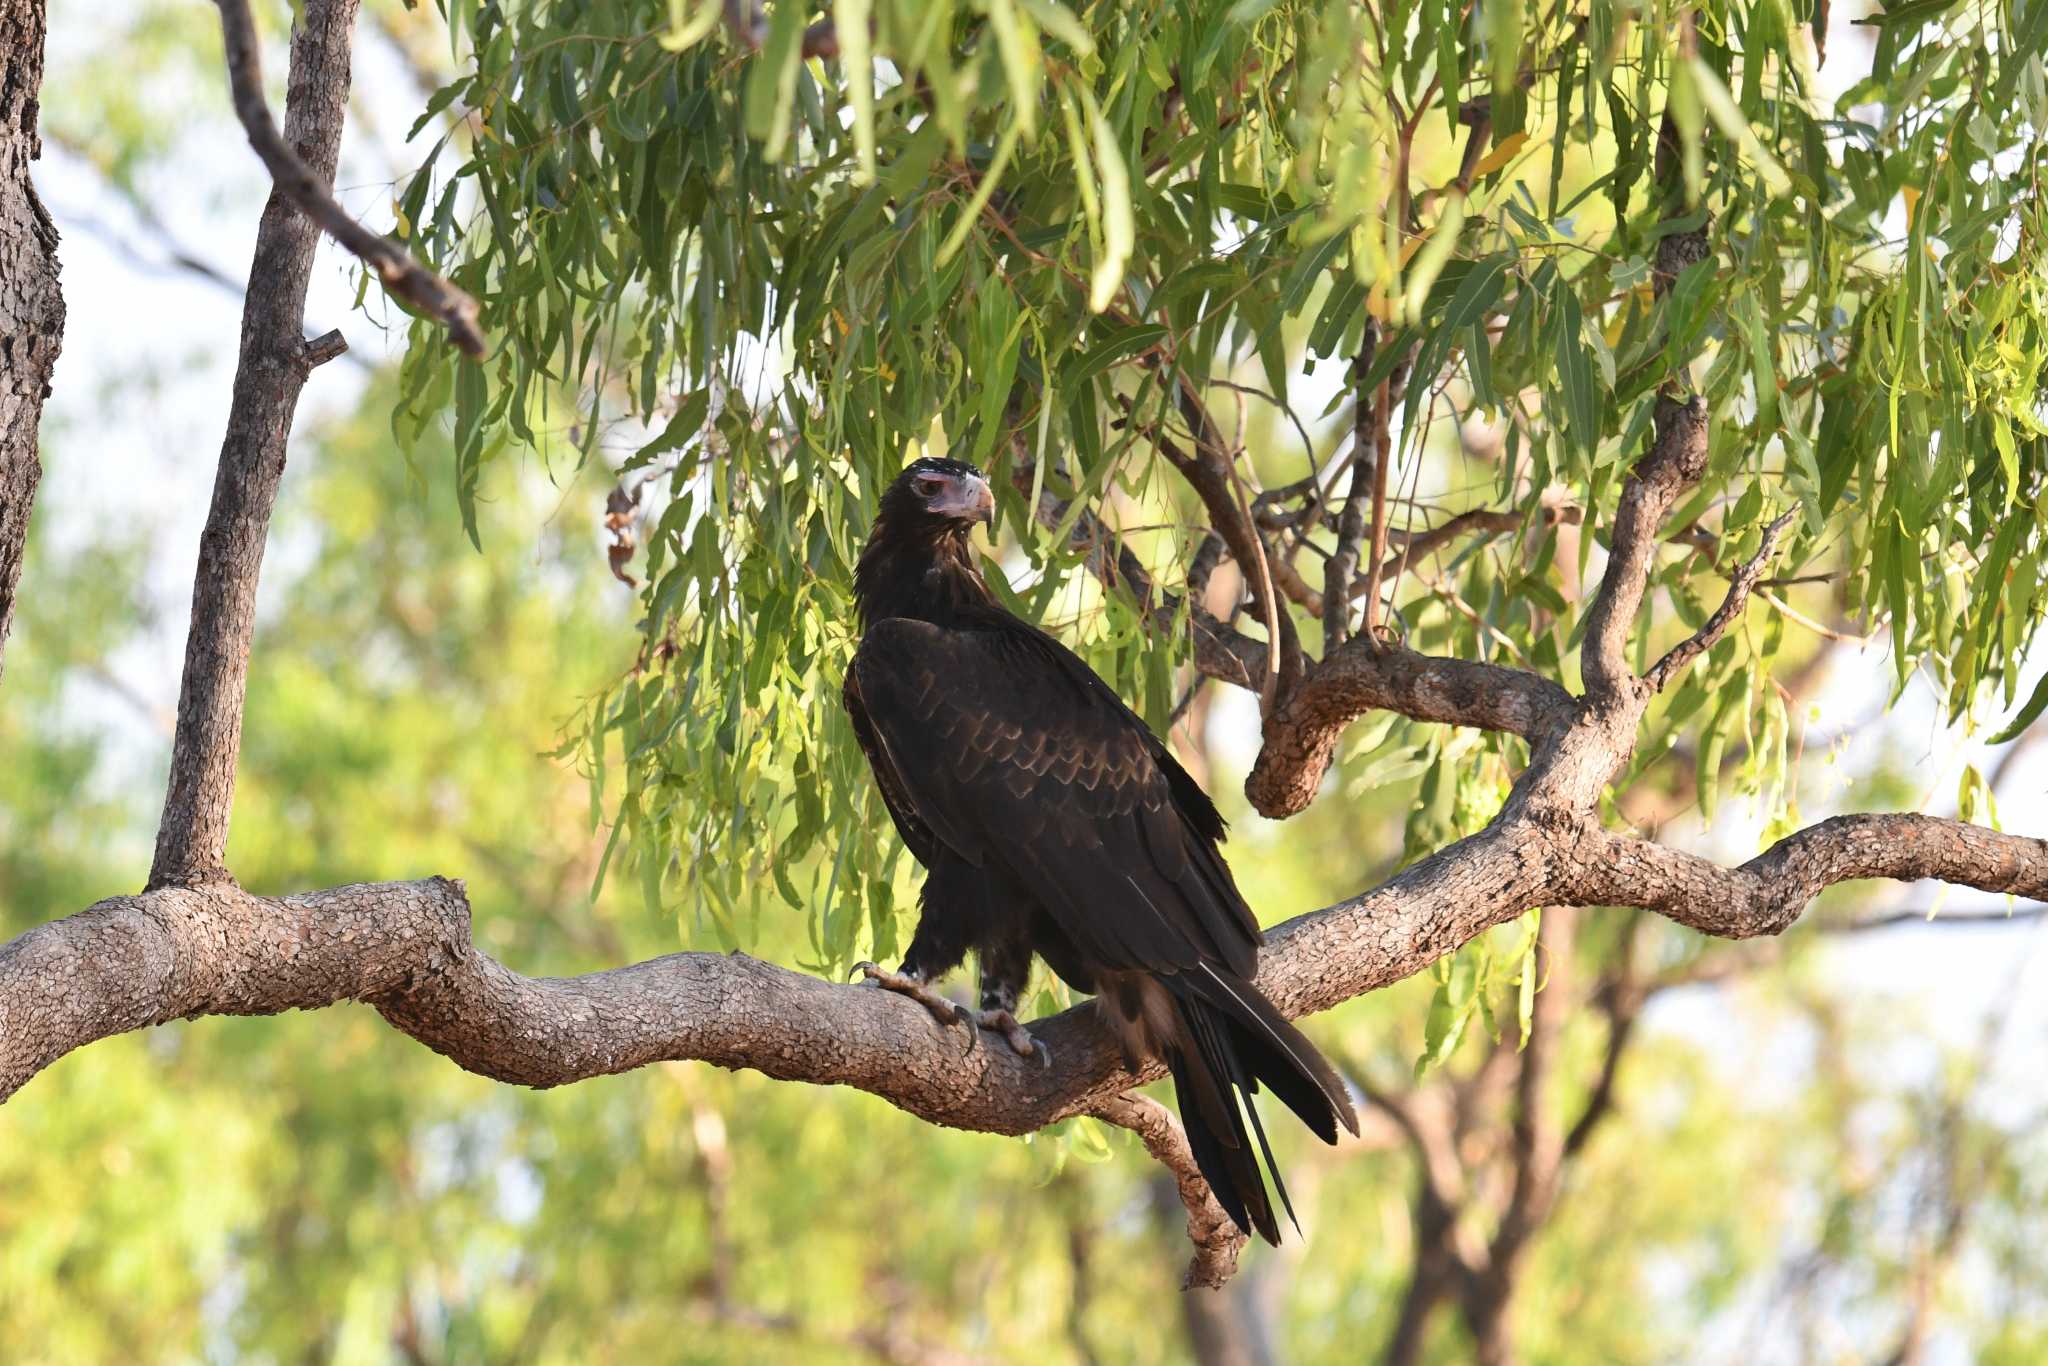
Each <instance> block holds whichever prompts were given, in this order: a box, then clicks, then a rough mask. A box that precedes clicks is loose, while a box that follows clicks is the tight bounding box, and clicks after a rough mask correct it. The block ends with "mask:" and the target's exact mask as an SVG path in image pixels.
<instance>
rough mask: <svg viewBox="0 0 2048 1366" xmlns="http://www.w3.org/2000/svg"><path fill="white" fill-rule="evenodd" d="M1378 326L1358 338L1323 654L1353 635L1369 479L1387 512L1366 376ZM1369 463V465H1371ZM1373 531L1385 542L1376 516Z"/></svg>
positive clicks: (1326, 582) (1327, 579) (1328, 570)
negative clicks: (1347, 477)
mask: <svg viewBox="0 0 2048 1366" xmlns="http://www.w3.org/2000/svg"><path fill="white" fill-rule="evenodd" d="M1379 340H1380V328H1379V323H1378V321H1377V320H1372V321H1368V322H1367V323H1366V325H1365V336H1364V339H1363V340H1362V341H1361V342H1360V343H1359V347H1358V355H1357V357H1356V358H1354V359H1353V360H1352V362H1351V382H1352V384H1353V385H1354V386H1355V387H1356V389H1357V391H1358V392H1357V396H1356V398H1355V399H1354V400H1353V409H1352V416H1351V459H1350V468H1351V487H1350V488H1349V490H1347V491H1346V493H1345V495H1344V510H1343V512H1341V513H1339V514H1338V517H1337V549H1336V551H1335V553H1333V554H1332V555H1331V556H1330V559H1329V563H1328V564H1326V565H1324V566H1323V603H1322V607H1323V655H1324V657H1325V658H1328V656H1329V653H1330V651H1332V650H1334V649H1336V648H1337V647H1338V646H1339V645H1342V644H1343V643H1344V640H1345V637H1347V636H1349V635H1350V634H1351V597H1352V576H1353V574H1354V573H1355V572H1356V571H1357V569H1358V543H1359V540H1360V539H1361V538H1362V537H1363V536H1364V535H1365V502H1364V498H1363V495H1364V492H1365V485H1366V481H1367V480H1368V479H1370V480H1371V481H1372V486H1373V488H1374V489H1375V490H1376V491H1377V494H1378V497H1377V499H1376V511H1377V512H1378V513H1379V514H1381V515H1382V516H1383V515H1384V513H1385V511H1386V486H1385V484H1384V482H1383V481H1382V480H1381V479H1380V477H1379V469H1380V466H1381V463H1382V462H1381V461H1380V458H1379V446H1378V443H1377V441H1376V440H1375V438H1374V430H1375V428H1376V426H1377V422H1376V421H1375V418H1374V414H1375V412H1376V411H1377V410H1378V407H1379V405H1378V403H1377V402H1376V400H1375V399H1374V398H1373V396H1372V395H1371V394H1370V393H1368V392H1367V390H1366V387H1365V381H1366V377H1367V376H1368V375H1370V374H1371V373H1372V366H1373V357H1374V356H1375V355H1376V354H1377V353H1378V351H1379ZM1368 462H1370V464H1369V465H1368ZM1373 533H1374V536H1375V538H1376V539H1377V540H1379V541H1382V542H1383V541H1385V539H1386V527H1385V525H1384V524H1383V522H1382V521H1380V520H1377V519H1376V520H1375V523H1374V526H1373ZM1378 581H1379V576H1378V575H1377V574H1373V575H1371V576H1369V584H1371V585H1377V583H1378ZM1358 588H1359V591H1361V592H1363V591H1367V590H1368V584H1360V585H1358Z"/></svg>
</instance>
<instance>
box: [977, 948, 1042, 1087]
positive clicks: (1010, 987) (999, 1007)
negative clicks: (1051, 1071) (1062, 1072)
mask: <svg viewBox="0 0 2048 1366" xmlns="http://www.w3.org/2000/svg"><path fill="white" fill-rule="evenodd" d="M980 957H981V1013H980V1014H979V1015H977V1016H975V1018H974V1022H975V1023H976V1024H977V1025H979V1026H980V1027H981V1028H983V1029H987V1030H993V1031H994V1032H995V1033H997V1034H1000V1035H1002V1036H1003V1038H1004V1039H1005V1040H1006V1041H1007V1042H1008V1043H1009V1045H1010V1048H1011V1051H1013V1052H1014V1053H1016V1054H1017V1056H1018V1057H1020V1058H1030V1057H1036V1058H1037V1059H1038V1062H1039V1065H1040V1066H1041V1067H1051V1066H1052V1050H1051V1049H1049V1048H1047V1047H1046V1046H1045V1045H1044V1044H1043V1043H1041V1042H1039V1040H1038V1039H1037V1038H1036V1037H1034V1036H1033V1035H1032V1033H1031V1031H1030V1030H1028V1029H1026V1028H1025V1027H1024V1026H1023V1025H1021V1024H1019V1023H1017V1016H1016V1014H1015V1011H1016V1009H1017V999H1018V997H1020V996H1022V995H1023V994H1024V987H1025V984H1026V983H1028V982H1029V981H1030V980H1031V941H1030V940H1029V939H1028V938H1026V937H1025V935H1024V934H1023V932H1022V927H1021V926H1020V927H1019V928H1018V932H1017V933H1015V934H1010V935H1005V936H1003V937H1002V938H1001V939H999V940H997V941H996V942H995V943H992V944H987V945H984V946H983V947H982V950H981V955H980Z"/></svg>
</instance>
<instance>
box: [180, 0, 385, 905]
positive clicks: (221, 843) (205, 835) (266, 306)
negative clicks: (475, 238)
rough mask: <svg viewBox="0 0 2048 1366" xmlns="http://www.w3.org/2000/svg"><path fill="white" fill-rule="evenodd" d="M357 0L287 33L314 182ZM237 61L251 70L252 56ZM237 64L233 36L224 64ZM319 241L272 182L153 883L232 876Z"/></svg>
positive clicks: (343, 99)
mask: <svg viewBox="0 0 2048 1366" xmlns="http://www.w3.org/2000/svg"><path fill="white" fill-rule="evenodd" d="M358 2H359V0H306V7H305V13H304V15H303V17H302V18H301V20H300V22H299V23H298V24H296V25H295V26H294V27H293V29H292V56H291V72H290V75H289V77H288V78H287V81H286V94H285V113H284V138H285V141H286V143H288V144H289V145H290V146H291V148H292V150H293V151H295V152H297V153H298V155H299V158H300V159H301V160H303V161H304V162H305V163H306V166H307V167H308V168H309V169H310V170H311V171H312V172H313V174H314V175H315V176H317V177H318V178H319V180H320V183H321V184H322V186H323V187H325V186H331V185H332V184H333V183H334V168H335V165H336V163H337V162H338V161H339V160H340V155H341V125H342V118H343V115H344V114H345V113H346V112H347V108H348V87H349V57H350V43H351V40H352V38H353V36H354V28H355V19H356V11H357V8H358ZM247 56H248V60H249V62H250V63H251V65H252V66H253V63H254V53H253V51H252V52H250V53H248V54H247ZM235 59H236V53H235V51H234V48H233V46H232V45H231V46H230V51H229V61H230V62H233V61H234V60H235ZM247 74H248V75H249V76H250V77H251V78H253V77H254V76H255V74H256V73H255V72H254V71H253V70H252V71H250V72H248V73H247ZM257 88H258V89H260V88H261V87H260V85H259V86H258V87H257ZM319 242H320V229H319V228H318V227H316V226H315V225H314V223H313V220H312V219H310V218H308V217H306V215H305V214H303V213H301V212H300V211H299V210H298V208H297V207H296V206H295V205H293V204H292V202H291V201H290V200H288V199H286V198H285V197H284V195H283V194H282V193H280V192H279V191H277V190H274V189H273V190H272V191H271V193H270V200H269V202H268V203H266V204H265V205H264V206H263V219H262V222H261V224H260V225H259V226H258V228H257V232H256V257H255V260H254V261H253V262H252V263H251V265H250V268H249V294H248V300H247V302H246V303H245V304H244V305H243V308H242V348H241V358H240V361H239V364H238V365H237V368H236V370H235V393H234V402H233V406H232V407H231V408H230V409H229V412H228V430H227V437H226V439H225V440H224V441H223V442H222V443H221V452H220V469H219V472H218V473H217V474H216V475H215V476H214V485H213V505H212V507H211V509H210V510H209V511H208V513H207V517H206V530H205V531H204V532H203V533H201V535H200V540H199V569H198V572H197V574H196V575H195V576H194V578H193V583H192V624H191V627H190V629H189V631H188V633H187V635H186V637H185V674H184V679H183V682H182V683H181V684H180V686H179V691H178V731H177V739H176V740H175V741H174V742H173V744H172V749H171V780H170V786H169V790H168V791H167V792H166V793H165V796H164V816H163V822H162V824H161V825H160V826H159V827H158V828H157V839H156V858H155V860H154V861H153V862H152V863H151V865H150V870H149V885H150V886H151V887H152V888H155V887H162V886H167V885H185V886H190V885H195V884H198V883H203V882H213V881H220V880H224V879H226V878H227V876H228V873H227V868H226V864H225V862H224V859H225V856H226V853H227V841H228V815H229V812H230V810H231V809H232V808H233V806H234V800H235V760H236V758H237V756H238V755H239V754H240V753H241V747H242V701H243V696H244V694H245V692H246V691H247V685H248V676H249V638H250V635H251V634H252V632H253V631H254V629H255V622H256V581H257V576H258V573H259V571H260V570H261V568H262V564H263V546H264V542H265V540H266V539H268V537H269V534H270V510H271V507H272V505H273V504H274V503H275V502H276V501H277V486H278V482H279V480H281V479H282V478H283V477H284V458H285V441H286V438H287V437H289V436H290V434H291V428H292V415H293V413H294V412H295V411H296V410H297V408H298V403H299V391H300V389H302V388H303V387H304V386H305V383H306V376H307V374H308V373H309V372H310V371H311V368H312V364H313V358H312V356H311V355H310V353H309V352H308V351H307V348H306V337H305V315H306V286H307V284H308V282H309V281H310V280H311V278H312V274H313V249H314V248H315V247H316V246H318V245H319Z"/></svg>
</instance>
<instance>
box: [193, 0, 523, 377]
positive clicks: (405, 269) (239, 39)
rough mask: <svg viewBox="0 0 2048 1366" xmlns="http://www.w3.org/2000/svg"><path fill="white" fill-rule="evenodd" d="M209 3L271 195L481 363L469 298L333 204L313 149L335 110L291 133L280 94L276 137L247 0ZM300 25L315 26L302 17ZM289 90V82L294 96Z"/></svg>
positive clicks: (335, 120)
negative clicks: (281, 115)
mask: <svg viewBox="0 0 2048 1366" xmlns="http://www.w3.org/2000/svg"><path fill="white" fill-rule="evenodd" d="M216 3H217V4H218V5H219V7H220V26H221V37H222V40H223V42H224V44H225V45H226V48H227V68H228V85H229V87H230V89H231V91H232V93H233V95H234V102H235V116H236V117H237V118H239V119H240V120H241V121H242V128H243V130H244V131H245V132H247V133H248V135H249V145H250V146H251V147H253V148H255V149H256V155H257V156H259V157H261V158H262V159H263V165H264V167H265V168H266V169H267V170H269V172H270V178H271V180H272V182H273V183H274V184H275V185H276V187H277V192H278V193H279V194H281V195H283V196H284V197H285V198H286V199H288V200H290V201H291V202H292V203H293V204H295V205H297V206H298V208H299V209H300V210H301V211H302V212H303V213H304V214H305V215H306V216H307V217H308V218H309V219H311V220H312V221H313V222H314V223H317V224H318V225H319V226H320V227H321V228H324V229H325V230H326V231H327V232H328V234H329V235H331V236H332V237H333V238H334V240H335V241H337V242H339V243H341V245H342V246H344V247H346V248H347V249H348V250H349V251H350V252H351V253H353V254H354V255H355V256H356V257H357V258H358V259H359V260H361V261H362V263H363V264H364V265H366V266H368V267H369V268H370V270H371V271H372V272H373V273H375V275H376V276H377V279H378V280H379V281H380V282H381V283H382V284H383V286H384V288H385V290H386V291H387V292H389V293H390V294H391V295H392V296H393V297H394V298H396V299H398V300H400V301H401V302H403V303H405V304H407V305H409V306H410V307H412V308H413V309H415V310H416V311H418V312H420V313H423V314H425V315H426V316H427V317H429V318H432V319H434V320H435V321H436V322H438V323H440V324H441V325H442V326H443V327H445V328H447V329H448V339H449V340H450V341H452V342H454V343H455V345H456V346H458V347H460V348H461V349H462V350H463V352H465V353H466V354H467V355H469V356H470V357H471V358H473V359H476V360H482V359H483V355H484V338H483V333H482V332H480V331H479V330H478V328H477V306H476V300H474V299H472V298H470V297H469V295H468V294H466V293H464V292H463V291H462V290H460V289H457V288H456V287H455V286H454V285H452V284H450V283H449V282H448V281H446V280H444V279H442V278H441V277H440V276H439V275H436V274H435V273H434V272H433V271H431V270H428V269H427V268H426V267H425V266H422V265H421V264H420V263H419V262H417V261H415V260H413V259H412V257H411V256H409V255H408V254H407V253H406V251H405V249H404V248H402V247H400V246H399V245H398V244H397V243H396V242H393V241H392V240H391V239H390V238H388V237H382V236H379V235H378V234H377V233H374V232H371V231H370V230H369V229H368V228H366V227H364V226H363V225H362V224H360V223H358V222H356V220H355V219H353V218H351V217H349V215H348V211H347V210H345V209H343V208H342V207H341V205H340V204H338V203H336V202H335V200H334V194H333V185H334V164H333V162H334V158H333V157H332V156H330V155H327V154H326V153H324V152H323V151H321V150H320V144H319V141H318V140H319V139H324V137H325V136H326V133H325V130H326V129H327V128H328V127H329V125H330V124H331V127H332V131H333V133H334V135H335V136H337V137H338V136H339V134H340V130H341V119H342V111H340V110H337V111H335V112H334V113H333V115H332V117H331V119H330V120H329V121H328V122H326V123H321V124H318V125H314V124H306V125H301V126H299V127H297V128H296V129H295V127H294V125H293V122H292V107H291V106H292V96H291V95H287V97H286V100H285V131H284V136H282V137H280V136H278V131H277V125H276V123H274V122H273V121H272V120H271V117H270V107H269V106H268V105H267V104H265V103H264V102H263V73H262V70H261V68H260V66H259V65H258V62H257V56H256V25H255V23H254V22H253V21H252V20H251V19H250V18H249V5H248V0H216ZM347 8H348V11H349V13H348V24H349V25H352V24H353V23H354V18H355V9H356V5H355V4H353V3H351V4H349V5H348V6H347ZM346 26H347V25H344V27H346ZM303 27H305V28H312V27H315V24H314V21H313V19H312V17H311V16H310V15H308V16H307V18H306V20H305V23H304V25H303ZM331 41H338V42H339V43H340V47H339V49H338V50H339V52H340V54H341V59H340V68H341V71H342V73H343V79H342V83H341V95H342V103H343V106H344V109H345V107H346V104H347V92H348V81H347V68H348V37H347V35H346V34H345V33H344V34H342V35H341V36H340V37H339V38H337V39H333V40H331ZM298 64H299V63H298V46H297V43H296V41H295V42H294V44H293V57H292V66H293V69H294V72H295V73H296V71H297V68H298ZM297 88H298V83H297V81H296V80H295V81H294V82H293V93H294V94H296V92H297ZM266 212H267V211H266ZM263 264H264V262H263V260H262V255H261V251H260V249H259V252H258V258H257V269H256V270H255V271H253V272H252V273H251V279H252V280H253V281H262V280H264V279H265V278H266V276H265V275H264V272H263V269H262V268H263ZM303 292H304V291H303V290H301V293H303Z"/></svg>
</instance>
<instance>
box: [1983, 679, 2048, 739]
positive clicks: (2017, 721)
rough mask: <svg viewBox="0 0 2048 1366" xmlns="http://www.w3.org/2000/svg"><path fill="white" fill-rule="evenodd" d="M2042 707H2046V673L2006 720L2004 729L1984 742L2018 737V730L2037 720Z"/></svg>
mask: <svg viewBox="0 0 2048 1366" xmlns="http://www.w3.org/2000/svg"><path fill="white" fill-rule="evenodd" d="M2044 709H2048V674H2043V675H2042V676H2041V681H2040V682H2038V683H2036V684H2035V685H2034V691H2033V692H2031V693H2029V694H2028V695H2027V700H2026V703H2025V704H2024V705H2023V706H2021V708H2020V709H2019V710H2018V711H2017V712H2015V713H2013V718H2012V720H2010V721H2008V722H2006V724H2005V729H2004V730H2001V731H2000V732H1998V734H1996V735H1994V736H1992V737H1991V738H1990V739H1989V740H1988V741H1986V742H1985V743H1987V744H1993V745H2002V744H2005V743H2007V742H2008V741H2011V740H2017V739H2019V738H2020V732H2022V731H2024V730H2025V729H2026V728H2027V727H2028V726H2031V725H2033V724H2034V722H2035V721H2037V720H2039V719H2040V716H2041V712H2042V711H2043V710H2044Z"/></svg>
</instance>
